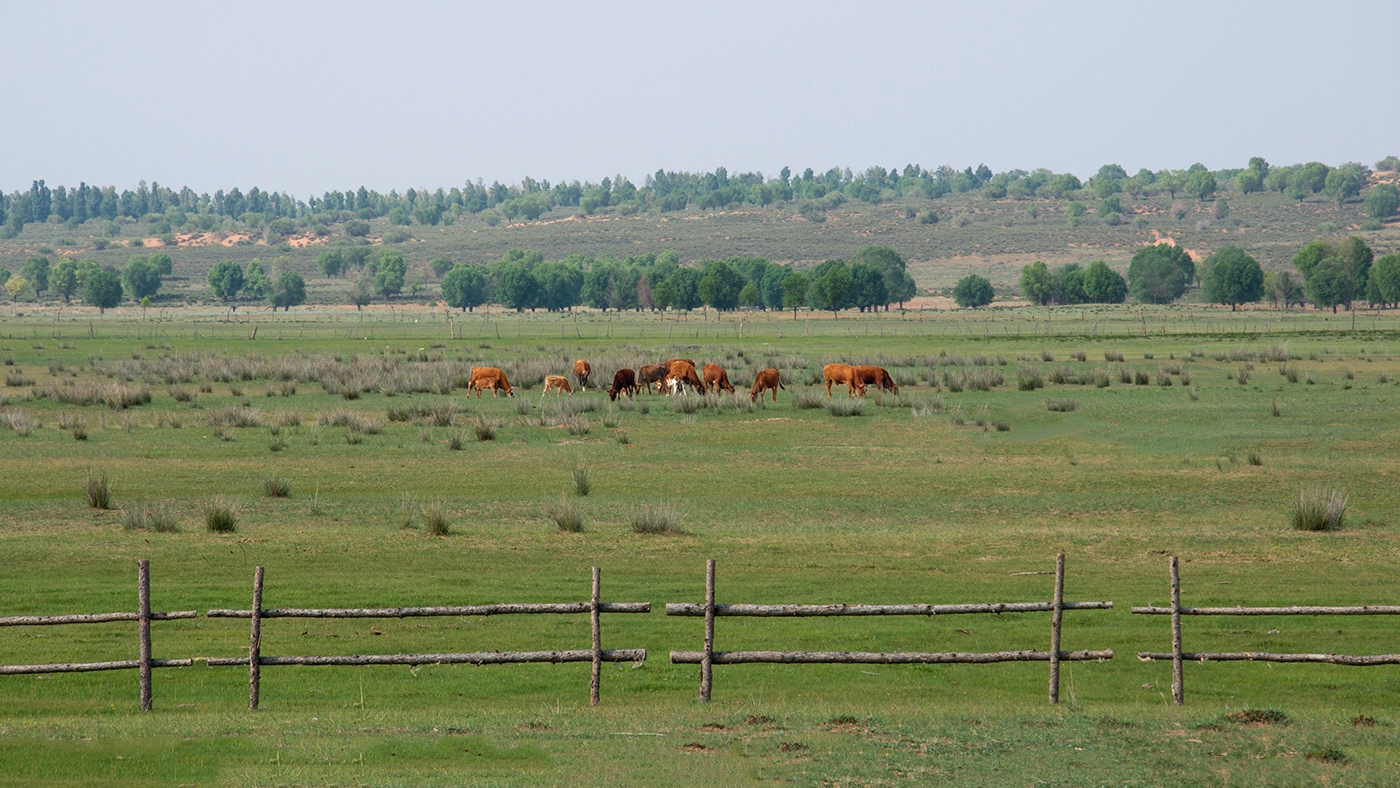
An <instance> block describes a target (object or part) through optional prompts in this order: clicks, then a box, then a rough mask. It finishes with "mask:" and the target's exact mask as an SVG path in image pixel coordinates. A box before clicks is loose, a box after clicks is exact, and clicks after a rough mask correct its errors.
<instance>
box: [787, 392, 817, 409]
mask: <svg viewBox="0 0 1400 788" xmlns="http://www.w3.org/2000/svg"><path fill="white" fill-rule="evenodd" d="M821 406H822V398H821V396H820V395H819V394H817V393H816V392H814V391H799V392H797V393H796V394H794V395H792V409H793V410H812V409H813V408H820V407H821Z"/></svg>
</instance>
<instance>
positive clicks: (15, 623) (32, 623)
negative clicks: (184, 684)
mask: <svg viewBox="0 0 1400 788" xmlns="http://www.w3.org/2000/svg"><path fill="white" fill-rule="evenodd" d="M198 615H199V612H198V611H195V610H175V611H172V612H169V613H151V620H152V621H175V620H177V619H181V618H195V617H197V616H198ZM140 620H141V614H140V613H80V614H77V615H71V616H7V617H5V618H0V627H44V626H54V625H56V624H105V623H107V622H109V621H140Z"/></svg>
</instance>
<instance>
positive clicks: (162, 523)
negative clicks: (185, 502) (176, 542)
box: [122, 501, 180, 533]
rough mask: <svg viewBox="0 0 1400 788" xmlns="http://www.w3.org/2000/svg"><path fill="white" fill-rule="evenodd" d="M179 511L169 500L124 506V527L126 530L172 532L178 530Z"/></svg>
mask: <svg viewBox="0 0 1400 788" xmlns="http://www.w3.org/2000/svg"><path fill="white" fill-rule="evenodd" d="M179 519H180V517H179V512H178V511H177V510H176V509H175V505H174V504H172V503H168V502H163V501H162V502H156V503H145V502H144V501H137V502H136V503H135V504H133V505H131V506H127V507H123V508H122V529H123V530H126V531H154V532H156V533H171V532H174V531H176V530H178V527H177V523H178V522H179Z"/></svg>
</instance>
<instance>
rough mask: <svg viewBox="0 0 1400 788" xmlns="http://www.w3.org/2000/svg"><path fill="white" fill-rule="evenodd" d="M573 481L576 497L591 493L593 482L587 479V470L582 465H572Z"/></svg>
mask: <svg viewBox="0 0 1400 788" xmlns="http://www.w3.org/2000/svg"><path fill="white" fill-rule="evenodd" d="M573 481H574V493H575V494H576V495H588V493H590V492H592V491H593V482H592V480H591V479H589V478H588V469H587V468H585V467H583V466H582V465H578V464H575V465H574V471H573Z"/></svg>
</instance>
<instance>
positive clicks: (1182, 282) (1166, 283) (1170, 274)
mask: <svg viewBox="0 0 1400 788" xmlns="http://www.w3.org/2000/svg"><path fill="white" fill-rule="evenodd" d="M1195 276H1196V264H1195V263H1194V262H1192V261H1191V255H1189V254H1187V253H1186V250H1185V249H1182V248H1181V247H1180V246H1176V245H1175V244H1155V245H1153V246H1147V247H1144V248H1142V249H1139V250H1138V252H1137V253H1136V254H1134V255H1133V259H1132V260H1131V261H1130V262H1129V263H1128V292H1130V293H1132V296H1133V298H1135V299H1137V300H1138V301H1141V302H1143V303H1149V304H1166V303H1170V302H1172V301H1175V300H1176V299H1178V298H1180V297H1181V294H1182V293H1184V292H1186V285H1187V283H1188V282H1190V281H1191V280H1192V279H1194V278H1195Z"/></svg>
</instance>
